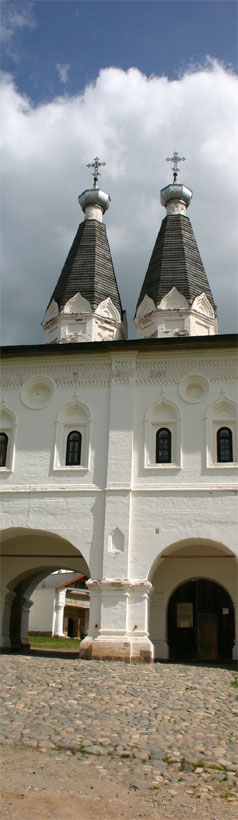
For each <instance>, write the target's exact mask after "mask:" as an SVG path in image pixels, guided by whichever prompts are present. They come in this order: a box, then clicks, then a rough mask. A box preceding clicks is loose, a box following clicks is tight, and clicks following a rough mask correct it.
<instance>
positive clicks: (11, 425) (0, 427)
mask: <svg viewBox="0 0 238 820" xmlns="http://www.w3.org/2000/svg"><path fill="white" fill-rule="evenodd" d="M15 429H16V419H15V416H14V413H12V411H11V410H8V409H7V408H6V407H5V404H4V403H2V406H1V409H0V470H1V471H2V472H11V471H12V469H13V456H14V445H15Z"/></svg>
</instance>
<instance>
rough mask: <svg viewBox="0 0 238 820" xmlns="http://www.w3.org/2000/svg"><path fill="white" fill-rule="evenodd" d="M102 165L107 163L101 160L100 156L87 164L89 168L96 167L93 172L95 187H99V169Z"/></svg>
mask: <svg viewBox="0 0 238 820" xmlns="http://www.w3.org/2000/svg"><path fill="white" fill-rule="evenodd" d="M101 165H106V162H100V161H99V158H98V157H95V158H94V160H93V162H89V163H88V165H87V168H94V171H93V173H92V176H93V185H94V188H97V184H98V177H99V176H100V172H99V170H98V169H99V168H100V167H101Z"/></svg>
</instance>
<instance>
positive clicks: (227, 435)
mask: <svg viewBox="0 0 238 820" xmlns="http://www.w3.org/2000/svg"><path fill="white" fill-rule="evenodd" d="M217 461H223V462H224V461H233V453H232V432H231V430H230V428H229V427H220V430H218V431H217Z"/></svg>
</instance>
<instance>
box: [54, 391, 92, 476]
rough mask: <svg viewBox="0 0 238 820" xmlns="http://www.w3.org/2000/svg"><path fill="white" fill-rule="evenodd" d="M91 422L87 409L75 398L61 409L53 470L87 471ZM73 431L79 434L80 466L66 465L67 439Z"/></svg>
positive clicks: (57, 421) (57, 426)
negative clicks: (80, 436)
mask: <svg viewBox="0 0 238 820" xmlns="http://www.w3.org/2000/svg"><path fill="white" fill-rule="evenodd" d="M91 422H92V419H91V416H90V412H89V409H88V407H86V406H85V405H84V404H82V403H81V402H80V401H79V400H78V398H77V397H75V398H74V399H73V401H72V402H70V404H67V405H66V406H65V407H63V408H62V409H61V410H60V412H59V415H58V418H57V420H56V432H55V447H54V459H53V470H54V471H57V470H58V471H61V472H65V473H68V472H70V473H82V472H86V471H88V470H89V460H90V424H91ZM73 430H75V431H77V432H79V433H81V435H82V446H81V464H77V465H74V464H72V465H71V464H66V463H65V461H66V449H67V438H68V435H69V433H71V432H72V431H73Z"/></svg>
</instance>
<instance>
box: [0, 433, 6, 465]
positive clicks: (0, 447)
mask: <svg viewBox="0 0 238 820" xmlns="http://www.w3.org/2000/svg"><path fill="white" fill-rule="evenodd" d="M7 445H8V437H7V434H6V433H0V467H5V466H6V460H7Z"/></svg>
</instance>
